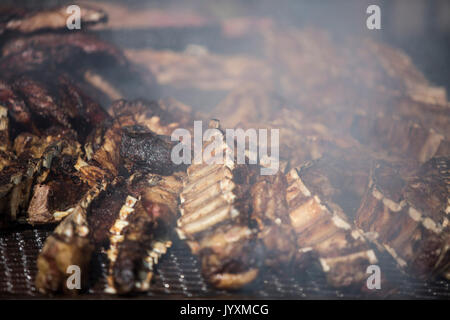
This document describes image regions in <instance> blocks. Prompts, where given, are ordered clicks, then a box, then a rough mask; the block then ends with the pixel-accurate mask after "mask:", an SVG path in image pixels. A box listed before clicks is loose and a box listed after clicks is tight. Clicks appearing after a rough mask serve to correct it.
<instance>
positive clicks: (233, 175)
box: [176, 121, 261, 289]
mask: <svg viewBox="0 0 450 320" xmlns="http://www.w3.org/2000/svg"><path fill="white" fill-rule="evenodd" d="M210 127H211V128H214V129H216V130H218V129H219V124H218V121H211V123H210ZM219 132H220V131H216V132H215V133H216V135H215V136H212V137H211V138H210V140H208V141H206V142H205V144H204V146H203V150H205V149H206V148H207V147H208V145H210V144H211V143H213V142H214V141H215V139H219V136H220V134H219ZM219 141H220V140H219ZM219 143H220V144H219V150H221V151H223V152H226V151H227V150H229V146H228V145H227V144H226V143H225V142H223V141H222V142H219ZM226 153H227V152H226ZM211 156H212V155H207V156H206V157H207V158H204V159H203V162H202V163H201V164H192V165H191V166H189V168H188V170H187V178H186V180H185V181H184V187H183V191H182V193H181V194H180V202H181V205H180V212H181V217H180V218H179V219H178V222H177V225H178V227H177V229H176V230H177V233H178V235H179V237H180V239H187V243H188V245H189V246H190V248H191V251H192V252H193V253H194V254H196V255H199V257H200V260H201V263H202V273H203V275H204V276H205V278H206V279H207V280H208V281H209V282H210V283H211V284H212V285H214V286H216V287H218V288H228V289H237V288H240V287H242V286H244V285H246V284H248V283H250V282H251V281H253V280H254V279H255V278H256V276H257V275H258V265H259V261H258V260H259V256H260V255H261V252H260V249H261V246H260V244H259V241H258V240H257V238H256V230H254V229H252V228H250V227H249V218H250V207H251V204H250V185H251V182H252V180H253V179H254V175H255V174H254V172H253V171H252V168H250V167H249V166H247V165H240V164H237V163H236V159H235V158H234V155H230V154H227V155H226V159H225V161H224V163H223V164H211V163H209V162H207V160H206V159H208V157H211Z"/></svg>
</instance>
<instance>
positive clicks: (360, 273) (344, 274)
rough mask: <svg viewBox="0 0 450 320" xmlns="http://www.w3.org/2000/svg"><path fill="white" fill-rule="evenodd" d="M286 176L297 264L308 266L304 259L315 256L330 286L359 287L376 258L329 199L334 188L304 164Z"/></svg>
mask: <svg viewBox="0 0 450 320" xmlns="http://www.w3.org/2000/svg"><path fill="white" fill-rule="evenodd" d="M286 177H287V181H288V187H287V191H286V199H287V202H288V207H289V216H290V220H291V226H292V227H293V229H294V232H295V233H296V238H297V246H298V251H297V260H298V262H299V264H300V265H301V266H304V265H305V264H306V265H307V264H308V261H305V260H309V259H311V258H312V257H317V258H318V260H319V262H320V266H321V269H322V271H323V272H324V273H325V274H326V277H327V280H328V282H329V283H330V284H331V285H333V286H336V287H342V286H357V287H360V288H362V283H363V280H365V279H366V270H367V267H368V266H369V265H371V264H375V263H376V262H377V258H376V255H375V253H374V251H373V250H372V249H371V248H370V247H369V245H368V243H367V242H366V240H365V239H364V237H363V235H362V234H361V233H360V232H359V231H357V230H356V229H355V228H353V227H352V226H351V224H350V223H349V222H348V220H347V217H346V215H345V213H344V212H343V210H342V209H341V207H339V206H338V205H337V204H336V203H335V202H333V201H332V200H331V199H332V195H333V193H334V192H335V189H334V188H333V186H332V185H331V183H330V182H329V180H328V178H327V177H326V175H323V174H321V172H320V171H318V170H315V168H314V166H309V164H308V163H307V164H304V165H303V166H301V167H300V168H298V169H295V168H294V169H291V171H289V173H288V174H287V176H286Z"/></svg>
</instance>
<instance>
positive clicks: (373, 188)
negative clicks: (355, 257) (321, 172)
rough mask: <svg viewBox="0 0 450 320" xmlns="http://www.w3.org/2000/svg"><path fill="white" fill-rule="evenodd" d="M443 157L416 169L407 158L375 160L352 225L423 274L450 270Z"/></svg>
mask: <svg viewBox="0 0 450 320" xmlns="http://www.w3.org/2000/svg"><path fill="white" fill-rule="evenodd" d="M448 166H449V160H448V157H444V158H432V159H430V160H429V161H427V162H426V163H425V164H423V165H422V166H421V167H420V168H419V169H416V170H414V169H411V165H410V164H409V163H404V162H400V163H387V162H378V163H377V164H375V166H374V168H373V173H372V175H371V182H370V188H369V190H368V191H367V192H366V194H365V196H364V199H363V201H362V203H361V206H360V208H359V210H358V213H357V218H356V225H357V226H358V227H359V228H361V229H362V230H363V231H364V232H365V233H366V234H367V235H368V237H370V238H371V239H372V240H373V241H374V242H375V243H376V244H377V245H378V247H380V249H385V250H386V251H387V252H388V253H389V254H390V255H391V256H392V257H393V258H394V259H395V261H396V262H397V264H398V266H399V267H400V268H401V269H403V270H405V271H408V272H410V273H412V274H415V275H417V276H419V277H422V278H426V277H429V276H431V275H437V274H441V275H443V276H445V277H447V278H448V274H449V261H450V260H449V257H450V253H449V250H448V248H449V241H450V240H449V239H450V236H449V235H450V233H449V226H448V217H447V216H448V211H449V210H448V208H449V202H448V198H449V196H448V195H449V191H450V190H449V179H448Z"/></svg>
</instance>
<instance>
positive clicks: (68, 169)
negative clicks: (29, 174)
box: [27, 154, 88, 224]
mask: <svg viewBox="0 0 450 320" xmlns="http://www.w3.org/2000/svg"><path fill="white" fill-rule="evenodd" d="M77 156H78V155H68V154H61V155H59V156H57V157H55V159H53V161H52V166H51V168H50V170H49V172H48V173H46V175H45V178H44V180H43V181H38V184H36V185H35V186H34V189H33V194H32V197H31V200H30V204H29V206H28V210H27V221H28V222H29V223H31V224H39V223H50V222H56V221H59V220H61V219H62V218H63V217H65V216H67V215H68V214H70V213H71V212H72V211H73V210H74V207H75V206H76V204H77V203H78V202H79V201H80V200H81V197H82V196H83V195H84V194H86V192H87V191H88V185H87V184H85V183H83V182H82V181H81V179H80V177H79V173H78V172H76V170H75V168H74V165H75V163H76V161H77Z"/></svg>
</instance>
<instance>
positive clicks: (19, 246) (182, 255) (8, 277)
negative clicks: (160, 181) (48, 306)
mask: <svg viewBox="0 0 450 320" xmlns="http://www.w3.org/2000/svg"><path fill="white" fill-rule="evenodd" d="M50 232H51V231H50V230H48V229H31V228H25V229H21V230H11V231H6V230H3V231H0V298H32V297H36V298H43V297H44V296H42V295H40V294H39V293H38V292H37V291H36V288H35V287H34V277H35V274H36V271H37V269H36V258H37V255H38V253H39V250H40V248H42V246H43V244H44V241H45V238H46V237H47V236H48V235H49V234H50ZM381 259H382V261H381V264H380V265H381V268H382V269H381V271H382V273H384V274H385V275H387V276H388V277H389V279H390V284H389V287H392V288H391V289H386V288H382V290H380V292H381V294H380V293H379V292H377V294H372V293H370V294H367V293H366V294H361V293H358V292H352V291H349V290H346V291H342V290H336V289H333V288H331V287H329V286H328V285H327V284H326V281H325V278H324V276H323V275H322V274H321V273H320V272H319V271H318V270H314V269H311V270H308V271H306V272H305V273H303V274H301V275H297V276H295V277H294V276H293V275H292V273H291V274H289V273H288V272H285V273H282V274H276V273H274V272H273V271H268V272H264V274H263V276H262V277H260V278H261V279H260V281H259V282H258V283H256V284H255V285H253V286H252V287H250V288H247V289H245V290H240V291H238V292H227V291H222V290H216V289H214V288H211V287H210V286H209V285H208V284H207V283H206V282H205V281H204V280H203V278H202V276H201V274H200V266H199V263H198V260H197V258H196V257H194V256H192V255H191V254H190V253H189V250H188V248H187V247H186V246H185V245H184V244H183V243H180V242H175V243H174V246H173V247H172V248H171V249H170V250H169V252H168V253H167V254H166V255H165V256H164V257H163V259H162V260H161V261H160V264H159V265H158V272H157V273H156V275H155V278H154V283H153V285H152V289H151V290H150V292H149V293H147V294H146V295H144V294H142V295H137V296H134V298H159V299H170V298H181V299H182V298H188V299H195V298H202V299H204V298H225V299H226V298H228V299H245V298H259V299H266V298H267V299H317V298H325V299H346V298H347V299H352V298H353V299H354V298H400V299H450V283H449V282H448V281H445V280H437V281H432V282H431V281H430V282H424V281H418V280H415V279H412V278H410V277H407V276H405V275H403V274H402V273H400V272H398V271H397V270H396V269H395V265H394V264H393V263H392V261H390V259H389V258H388V257H383V256H382V257H381ZM105 272H106V263H105V259H104V257H103V256H97V257H96V258H95V259H94V260H93V262H92V272H91V281H92V285H91V289H90V290H89V293H85V294H83V295H81V298H99V297H101V298H107V297H111V296H109V295H105V294H103V288H104V284H105V282H106V281H105ZM374 291H377V290H374Z"/></svg>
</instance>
